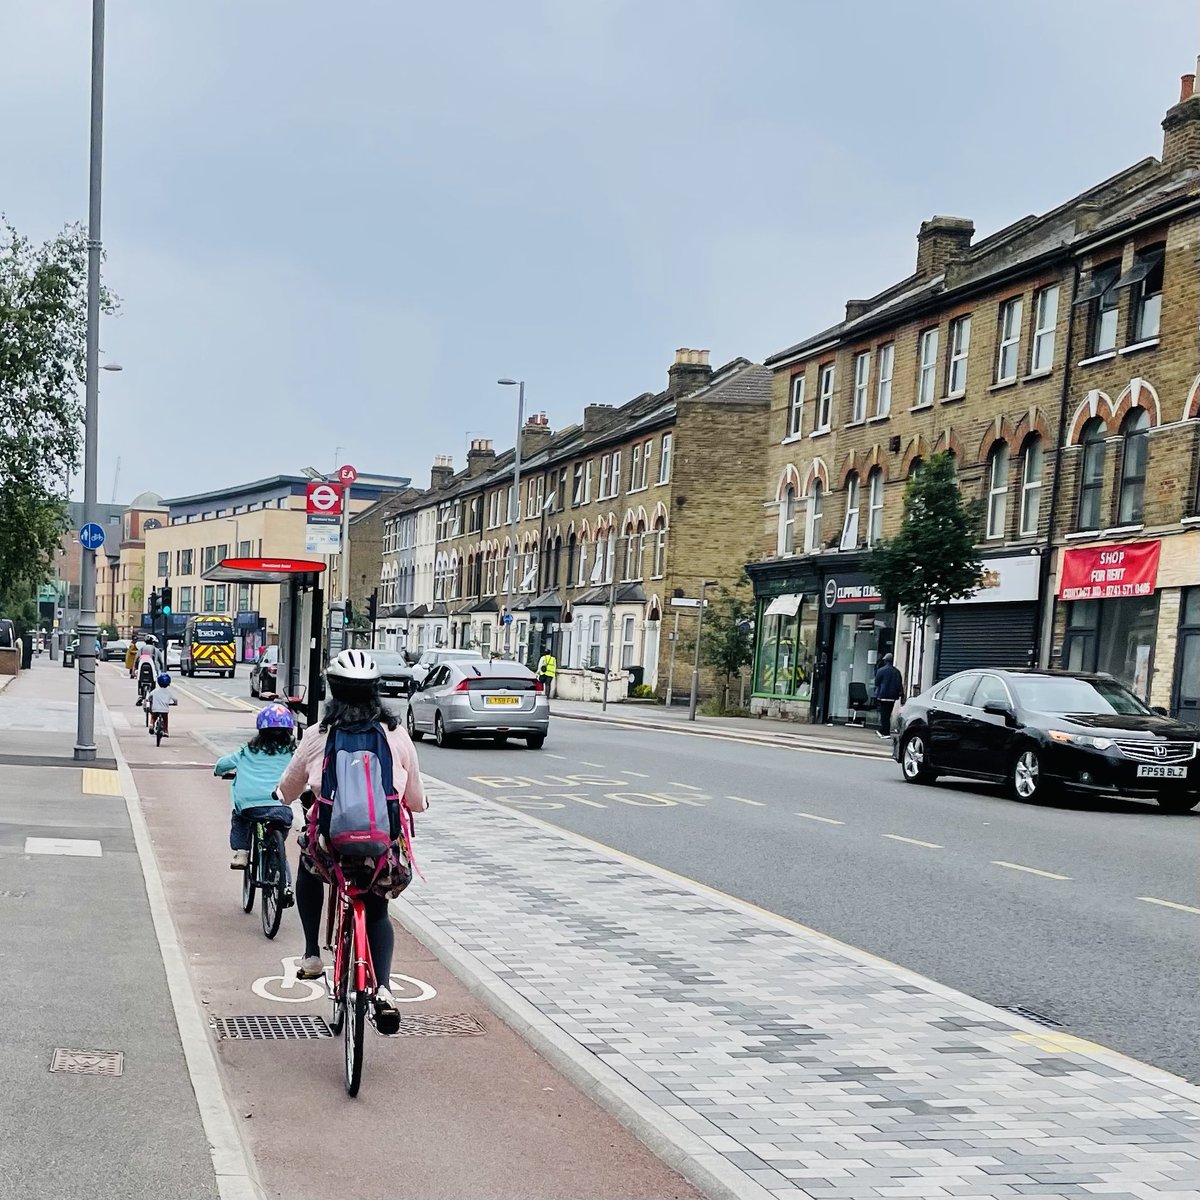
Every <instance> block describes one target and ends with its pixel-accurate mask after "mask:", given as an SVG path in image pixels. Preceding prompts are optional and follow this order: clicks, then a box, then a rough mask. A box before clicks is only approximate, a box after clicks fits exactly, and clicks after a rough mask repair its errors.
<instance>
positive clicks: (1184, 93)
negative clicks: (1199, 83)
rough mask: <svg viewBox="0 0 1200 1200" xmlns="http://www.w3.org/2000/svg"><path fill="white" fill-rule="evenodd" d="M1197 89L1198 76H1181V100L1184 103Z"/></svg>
mask: <svg viewBox="0 0 1200 1200" xmlns="http://www.w3.org/2000/svg"><path fill="white" fill-rule="evenodd" d="M1195 91H1196V76H1195V75H1181V76H1180V77H1179V100H1180V103H1182V102H1183V101H1184V100H1187V99H1189V98H1190V97H1191V96H1193V95H1194V94H1195Z"/></svg>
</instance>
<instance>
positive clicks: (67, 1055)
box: [50, 1046, 125, 1076]
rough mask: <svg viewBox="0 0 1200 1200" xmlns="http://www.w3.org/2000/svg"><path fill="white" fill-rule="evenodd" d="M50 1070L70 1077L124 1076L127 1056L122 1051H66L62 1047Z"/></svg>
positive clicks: (55, 1054)
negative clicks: (62, 1072) (64, 1073)
mask: <svg viewBox="0 0 1200 1200" xmlns="http://www.w3.org/2000/svg"><path fill="white" fill-rule="evenodd" d="M50 1070H51V1071H65V1072H66V1073H67V1074H69V1075H110V1076H112V1075H122V1074H124V1072H125V1055H124V1054H122V1053H121V1051H120V1050H64V1049H63V1048H62V1047H61V1046H60V1047H58V1048H57V1049H56V1050H55V1051H54V1057H53V1058H52V1059H51V1060H50Z"/></svg>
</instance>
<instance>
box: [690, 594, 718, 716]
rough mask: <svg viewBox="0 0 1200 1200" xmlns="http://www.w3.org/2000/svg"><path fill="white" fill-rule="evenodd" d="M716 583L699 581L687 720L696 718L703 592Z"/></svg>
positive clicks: (702, 628)
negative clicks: (698, 602) (698, 601)
mask: <svg viewBox="0 0 1200 1200" xmlns="http://www.w3.org/2000/svg"><path fill="white" fill-rule="evenodd" d="M716 583H717V581H716V580H715V579H702V580H701V581H700V608H699V610H698V615H697V617H696V654H695V657H694V658H693V660H692V695H691V699H690V700H689V701H688V720H689V721H694V720H695V719H696V699H697V697H698V696H699V693H700V642H701V637H702V635H703V633H704V593H705V592H706V591H707V590H708V589H709V588H710V587H715V586H716Z"/></svg>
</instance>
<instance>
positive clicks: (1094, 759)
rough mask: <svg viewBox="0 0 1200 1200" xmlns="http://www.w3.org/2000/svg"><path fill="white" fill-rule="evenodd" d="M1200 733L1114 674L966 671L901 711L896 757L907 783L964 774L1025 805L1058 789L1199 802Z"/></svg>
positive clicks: (1186, 804)
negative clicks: (999, 787)
mask: <svg viewBox="0 0 1200 1200" xmlns="http://www.w3.org/2000/svg"><path fill="white" fill-rule="evenodd" d="M1198 751H1200V727H1198V726H1196V725H1188V724H1185V723H1184V722H1183V721H1176V720H1172V718H1171V717H1169V716H1168V715H1167V714H1166V712H1165V711H1164V710H1161V709H1157V710H1156V709H1151V708H1147V707H1146V705H1145V704H1143V703H1142V702H1141V700H1139V699H1138V698H1137V696H1135V695H1134V694H1133V693H1132V692H1131V691H1130V690H1129V689H1128V688H1126V687H1125V686H1124V685H1122V684H1120V683H1118V682H1117V680H1115V679H1113V678H1112V676H1110V675H1084V674H1077V673H1073V672H1067V671H1034V670H1005V671H1001V670H992V669H988V670H978V671H960V672H959V673H958V674H957V675H951V676H950V678H949V679H944V680H942V682H941V683H939V684H937V685H936V686H935V687H932V688H930V689H929V690H928V691H926V692H922V693H921V694H920V695H919V696H913V697H912V698H911V699H910V700H908V701H907V702H906V703H905V704H904V706H903V707H902V708H901V709H900V712H899V714H898V717H897V720H896V721H895V725H894V728H893V734H892V752H893V755H894V756H895V758H896V761H897V762H899V764H900V768H901V770H902V771H903V773H904V778H905V779H906V780H907V781H908V782H909V783H932V782H933V781H934V780H935V779H937V778H938V776H939V775H961V776H965V777H967V778H970V779H983V780H987V781H989V782H994V783H1005V784H1006V785H1007V786H1008V790H1009V792H1010V793H1011V794H1012V796H1013V797H1014V798H1016V799H1018V800H1038V799H1041V798H1043V797H1045V796H1046V795H1048V794H1051V793H1053V792H1054V791H1056V790H1058V789H1066V790H1070V791H1074V792H1083V793H1091V794H1093V795H1104V796H1122V797H1134V798H1145V799H1151V800H1156V801H1157V802H1158V804H1159V805H1160V806H1161V807H1162V808H1164V809H1166V810H1167V811H1168V812H1188V811H1190V810H1191V809H1193V808H1195V807H1196V805H1197V804H1200V758H1198V757H1197V753H1198Z"/></svg>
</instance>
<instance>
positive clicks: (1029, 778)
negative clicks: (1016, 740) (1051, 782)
mask: <svg viewBox="0 0 1200 1200" xmlns="http://www.w3.org/2000/svg"><path fill="white" fill-rule="evenodd" d="M1008 790H1009V793H1010V794H1011V795H1012V797H1013V798H1014V799H1015V800H1023V801H1025V802H1026V803H1028V802H1030V801H1033V800H1040V799H1041V798H1042V797H1043V796H1044V795H1045V794H1046V792H1047V790H1048V789H1047V787H1046V782H1045V780H1044V779H1043V778H1042V760H1041V758H1040V757H1039V756H1038V752H1037V751H1036V750H1035V749H1034V748H1033V747H1032V746H1026V747H1025V749H1024V750H1022V751H1021V752H1020V753H1019V754H1018V755H1017V757H1016V758H1015V759H1014V760H1013V765H1012V768H1011V769H1010V770H1009V773H1008Z"/></svg>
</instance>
